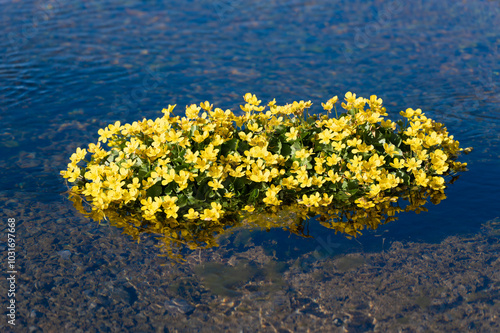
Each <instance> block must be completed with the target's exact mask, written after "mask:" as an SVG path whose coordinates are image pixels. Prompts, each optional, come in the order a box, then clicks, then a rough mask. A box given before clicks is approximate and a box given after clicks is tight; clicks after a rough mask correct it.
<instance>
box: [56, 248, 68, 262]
mask: <svg viewBox="0 0 500 333" xmlns="http://www.w3.org/2000/svg"><path fill="white" fill-rule="evenodd" d="M57 254H58V255H59V256H61V258H62V259H64V260H68V259H69V258H70V257H71V252H70V251H69V250H63V251H58V252H57Z"/></svg>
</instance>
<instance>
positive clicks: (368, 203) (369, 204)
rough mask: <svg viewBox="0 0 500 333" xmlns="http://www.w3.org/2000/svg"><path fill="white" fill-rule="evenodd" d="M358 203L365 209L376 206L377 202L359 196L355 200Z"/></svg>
mask: <svg viewBox="0 0 500 333" xmlns="http://www.w3.org/2000/svg"><path fill="white" fill-rule="evenodd" d="M354 202H355V203H356V205H357V206H358V207H359V208H363V209H368V208H372V207H375V203H374V202H373V201H367V200H366V198H364V197H363V198H359V199H357V200H356V201H354Z"/></svg>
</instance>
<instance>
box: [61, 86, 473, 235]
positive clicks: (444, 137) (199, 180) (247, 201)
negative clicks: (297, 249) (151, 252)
mask: <svg viewBox="0 0 500 333" xmlns="http://www.w3.org/2000/svg"><path fill="white" fill-rule="evenodd" d="M244 99H245V102H246V103H245V105H242V106H241V109H242V110H243V111H244V113H243V115H241V116H236V115H235V114H233V112H232V111H231V110H226V111H223V110H222V109H220V108H215V109H214V108H213V105H211V104H210V103H209V102H204V103H201V104H200V106H197V105H195V104H192V105H190V106H187V107H186V110H185V116H183V117H180V116H174V115H173V110H174V108H175V105H174V106H169V107H168V108H166V109H164V110H163V113H164V115H163V117H161V118H157V119H156V120H147V119H143V120H142V121H137V122H134V123H132V124H125V125H121V124H120V122H116V123H115V124H111V125H109V126H108V127H107V128H105V129H101V130H99V132H98V133H99V135H100V137H99V140H98V142H97V144H93V143H91V144H89V146H88V148H86V149H81V148H78V149H77V151H76V152H75V153H74V154H73V155H72V156H71V158H70V160H71V163H69V165H68V168H67V170H65V171H61V174H62V176H63V177H64V178H67V179H68V181H69V182H71V183H74V186H73V188H72V192H73V193H75V194H77V195H79V196H82V197H83V198H85V200H86V201H87V202H88V203H90V205H91V207H92V209H93V210H94V211H96V212H105V211H107V210H117V209H119V210H123V211H126V212H128V214H129V215H130V214H132V215H134V216H136V217H137V218H139V219H143V220H146V221H148V222H149V223H154V224H156V225H157V226H163V227H165V228H166V227H173V226H175V225H179V224H180V223H188V224H189V225H191V226H192V228H197V227H198V226H200V225H201V226H202V227H203V226H207V225H222V224H223V222H224V219H225V218H229V217H230V216H233V215H234V213H235V212H239V211H242V210H244V211H247V212H252V211H254V210H256V209H257V210H262V209H265V208H270V209H273V210H276V209H277V207H278V206H282V205H290V204H292V203H295V204H297V205H299V206H301V207H304V208H305V209H306V210H311V211H314V209H317V208H318V207H326V208H328V207H343V206H348V205H352V204H354V205H356V206H357V207H358V208H360V209H368V208H370V207H374V206H375V205H380V204H384V203H389V202H394V201H395V200H396V199H397V197H398V193H400V192H401V191H403V190H406V189H408V188H419V189H428V190H429V191H442V190H443V189H444V188H445V183H446V182H445V179H444V176H446V175H447V174H449V173H451V172H457V171H461V170H465V165H466V164H465V163H460V162H457V161H455V159H456V157H457V155H458V153H459V152H460V151H461V150H463V149H461V148H459V143H458V141H455V140H454V139H453V136H450V135H449V134H448V132H447V130H446V128H445V127H443V125H442V124H439V123H436V122H435V121H433V120H432V119H429V118H427V117H426V116H425V115H424V113H423V112H422V111H421V110H420V109H417V110H413V109H407V110H406V111H404V112H403V111H402V112H401V115H402V116H403V117H404V118H405V120H399V121H397V122H393V121H391V120H389V119H384V116H387V113H386V109H385V107H383V106H382V100H381V99H380V98H377V96H371V97H370V99H366V98H362V97H356V95H355V94H352V93H350V92H348V93H347V94H346V95H345V100H344V102H342V103H341V106H342V108H343V109H344V110H345V112H344V113H342V114H341V115H340V116H338V117H332V118H330V111H331V110H332V109H333V108H335V104H336V103H337V101H338V98H337V97H336V96H335V97H334V98H332V99H330V100H329V101H327V102H326V103H322V106H323V108H324V109H325V110H326V111H327V114H325V115H319V116H309V115H306V113H307V112H308V109H309V108H310V107H311V105H312V103H311V102H310V101H308V102H304V101H300V102H293V103H292V104H286V105H283V106H279V105H277V104H276V101H275V100H273V101H271V102H269V104H268V107H269V109H268V110H267V111H266V110H265V109H266V107H265V106H261V105H260V104H261V101H260V100H258V99H257V97H256V96H255V95H252V94H250V93H247V94H246V95H245V96H244ZM335 112H336V113H337V110H336V108H335ZM200 113H201V114H200ZM405 122H406V123H405ZM104 144H106V145H107V147H108V149H105V148H104ZM88 154H90V159H86V156H87V155H88ZM82 164H83V165H82ZM193 230H194V229H193ZM173 237H177V236H173Z"/></svg>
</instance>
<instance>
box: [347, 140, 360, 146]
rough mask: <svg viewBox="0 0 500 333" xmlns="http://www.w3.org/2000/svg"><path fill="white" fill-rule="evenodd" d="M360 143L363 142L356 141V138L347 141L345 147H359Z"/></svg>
mask: <svg viewBox="0 0 500 333" xmlns="http://www.w3.org/2000/svg"><path fill="white" fill-rule="evenodd" d="M362 143H363V141H361V139H357V138H353V139H351V140H347V145H348V146H350V147H356V146H357V145H360V144H362Z"/></svg>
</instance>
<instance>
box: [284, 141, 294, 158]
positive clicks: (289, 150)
mask: <svg viewBox="0 0 500 333" xmlns="http://www.w3.org/2000/svg"><path fill="white" fill-rule="evenodd" d="M281 155H283V156H285V157H287V156H291V155H292V147H291V146H290V145H289V144H288V143H284V144H283V145H282V146H281Z"/></svg>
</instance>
